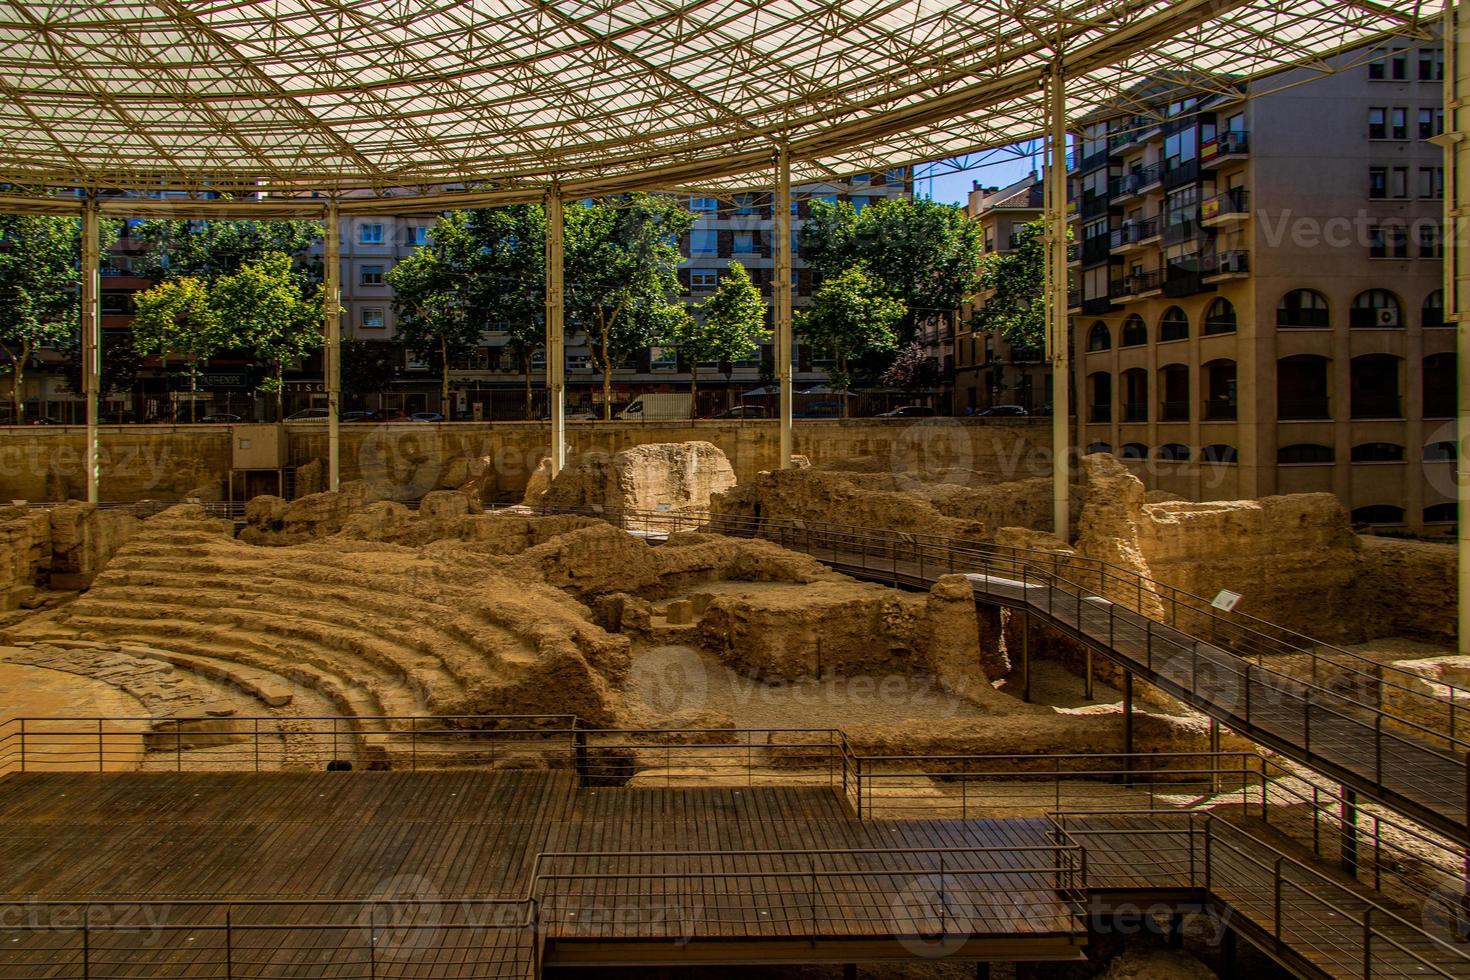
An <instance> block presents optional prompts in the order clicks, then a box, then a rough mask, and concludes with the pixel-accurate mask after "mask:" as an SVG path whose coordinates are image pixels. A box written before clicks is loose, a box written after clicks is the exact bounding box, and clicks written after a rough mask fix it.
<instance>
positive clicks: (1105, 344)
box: [1087, 320, 1113, 351]
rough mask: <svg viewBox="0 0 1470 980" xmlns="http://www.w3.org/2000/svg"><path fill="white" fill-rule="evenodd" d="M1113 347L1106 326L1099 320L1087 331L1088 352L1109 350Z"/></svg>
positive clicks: (1111, 337)
mask: <svg viewBox="0 0 1470 980" xmlns="http://www.w3.org/2000/svg"><path fill="white" fill-rule="evenodd" d="M1112 346H1113V335H1112V333H1110V332H1109V331H1108V325H1107V324H1106V323H1103V322H1102V321H1101V320H1099V321H1097V322H1096V323H1094V324H1093V325H1092V329H1091V330H1089V331H1087V349H1088V350H1090V351H1096V350H1110V349H1112Z"/></svg>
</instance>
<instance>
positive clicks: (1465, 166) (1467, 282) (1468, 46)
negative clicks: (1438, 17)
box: [1438, 3, 1470, 654]
mask: <svg viewBox="0 0 1470 980" xmlns="http://www.w3.org/2000/svg"><path fill="white" fill-rule="evenodd" d="M1444 63H1445V64H1444V68H1445V70H1444V111H1445V134H1444V138H1443V139H1441V140H1439V141H1438V142H1440V143H1441V145H1443V146H1444V168H1445V185H1444V186H1445V194H1444V234H1443V236H1442V237H1443V239H1444V248H1445V256H1444V305H1445V316H1447V317H1448V318H1449V320H1450V322H1452V323H1454V325H1455V344H1456V350H1457V372H1456V373H1457V375H1458V378H1459V395H1458V401H1457V403H1456V404H1457V413H1456V414H1457V417H1458V423H1457V424H1458V431H1457V433H1456V435H1457V437H1458V438H1457V439H1456V451H1455V499H1456V502H1457V504H1458V507H1459V512H1458V516H1457V521H1456V524H1457V527H1458V529H1459V530H1458V535H1459V559H1460V568H1459V595H1458V600H1459V614H1460V615H1459V651H1460V653H1461V654H1466V653H1470V459H1467V456H1470V452H1467V448H1470V441H1467V440H1470V243H1466V242H1465V240H1464V237H1463V236H1464V235H1465V233H1466V230H1467V223H1466V220H1465V219H1466V216H1467V211H1466V208H1467V206H1470V143H1467V139H1470V134H1467V131H1466V130H1467V127H1466V123H1467V122H1470V118H1467V114H1470V110H1467V107H1466V105H1465V102H1464V99H1465V97H1466V95H1467V94H1470V22H1467V19H1466V18H1462V17H1460V16H1459V4H1457V3H1456V4H1450V5H1448V6H1447V7H1446V9H1445V23H1444Z"/></svg>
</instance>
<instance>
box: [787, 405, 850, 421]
mask: <svg viewBox="0 0 1470 980" xmlns="http://www.w3.org/2000/svg"><path fill="white" fill-rule="evenodd" d="M791 417H792V418H797V419H835V418H841V417H842V403H841V402H834V401H819V402H807V403H806V404H805V405H803V406H802V407H801V408H798V409H796V410H794V411H793V412H792V413H791Z"/></svg>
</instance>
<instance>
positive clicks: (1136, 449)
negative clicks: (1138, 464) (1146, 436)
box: [1118, 442, 1148, 459]
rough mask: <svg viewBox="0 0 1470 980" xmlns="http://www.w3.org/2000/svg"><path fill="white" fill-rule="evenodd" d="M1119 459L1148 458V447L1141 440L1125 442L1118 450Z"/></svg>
mask: <svg viewBox="0 0 1470 980" xmlns="http://www.w3.org/2000/svg"><path fill="white" fill-rule="evenodd" d="M1118 458H1119V459H1148V447H1147V446H1145V445H1144V444H1143V443H1141V442H1125V443H1123V448H1122V449H1121V450H1119V451H1118Z"/></svg>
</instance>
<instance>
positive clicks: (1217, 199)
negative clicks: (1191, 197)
mask: <svg viewBox="0 0 1470 980" xmlns="http://www.w3.org/2000/svg"><path fill="white" fill-rule="evenodd" d="M1250 214H1251V210H1250V195H1249V194H1248V193H1247V192H1246V189H1245V188H1244V187H1236V188H1233V189H1232V190H1228V191H1226V192H1225V193H1224V194H1216V195H1215V196H1214V197H1212V198H1209V199H1208V200H1206V201H1205V202H1204V203H1203V204H1201V205H1200V209H1199V223H1200V224H1201V225H1203V226H1204V227H1206V228H1217V227H1220V226H1222V225H1233V224H1235V223H1236V222H1239V221H1244V220H1245V219H1247V218H1249V217H1250Z"/></svg>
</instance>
